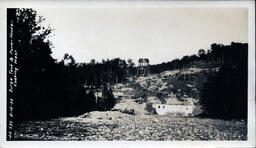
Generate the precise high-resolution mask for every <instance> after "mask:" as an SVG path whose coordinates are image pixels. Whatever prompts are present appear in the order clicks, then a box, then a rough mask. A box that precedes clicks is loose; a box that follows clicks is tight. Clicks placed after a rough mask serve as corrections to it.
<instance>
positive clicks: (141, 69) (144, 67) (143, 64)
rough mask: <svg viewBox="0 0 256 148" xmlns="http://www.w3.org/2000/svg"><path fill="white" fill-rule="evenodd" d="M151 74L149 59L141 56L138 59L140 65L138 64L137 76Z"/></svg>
mask: <svg viewBox="0 0 256 148" xmlns="http://www.w3.org/2000/svg"><path fill="white" fill-rule="evenodd" d="M148 74H150V70H149V59H146V58H141V59H139V61H138V66H137V77H140V76H144V77H145V76H147V75H148Z"/></svg>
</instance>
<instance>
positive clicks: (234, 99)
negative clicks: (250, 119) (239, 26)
mask: <svg viewBox="0 0 256 148" xmlns="http://www.w3.org/2000/svg"><path fill="white" fill-rule="evenodd" d="M214 46H215V47H214V48H213V54H215V55H214V58H215V59H218V62H221V63H223V64H222V66H221V69H220V71H219V72H218V73H217V74H212V75H211V76H210V77H209V78H208V80H207V82H206V83H205V84H204V87H203V88H202V90H201V97H200V98H201V99H200V100H201V105H202V106H203V108H204V110H205V112H204V114H205V115H207V116H211V117H218V118H247V90H248V89H247V84H248V80H247V79H248V76H247V75H248V68H247V67H248V62H247V58H248V57H247V54H248V48H247V47H248V46H247V44H241V43H231V45H230V46H223V45H222V46H218V45H215V44H214ZM217 50H220V51H217ZM220 59H221V60H220Z"/></svg>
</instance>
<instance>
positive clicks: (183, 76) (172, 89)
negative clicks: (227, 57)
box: [113, 68, 219, 115]
mask: <svg viewBox="0 0 256 148" xmlns="http://www.w3.org/2000/svg"><path fill="white" fill-rule="evenodd" d="M218 70H219V68H212V69H209V68H185V69H181V70H172V71H164V72H162V73H159V74H152V75H148V76H147V77H138V78H130V79H129V81H128V83H126V84H121V83H119V84H116V85H114V86H113V87H114V95H115V97H116V98H118V102H117V104H116V105H115V106H114V108H113V110H121V111H122V112H129V111H130V112H132V111H131V110H134V113H135V114H147V113H149V112H150V110H147V109H146V106H147V105H151V104H190V105H193V107H194V115H196V114H198V113H200V112H201V110H200V104H199V103H198V102H199V99H200V98H199V93H200V91H199V90H200V89H201V87H202V85H203V82H204V81H206V78H207V76H208V75H209V73H214V72H217V71H218Z"/></svg>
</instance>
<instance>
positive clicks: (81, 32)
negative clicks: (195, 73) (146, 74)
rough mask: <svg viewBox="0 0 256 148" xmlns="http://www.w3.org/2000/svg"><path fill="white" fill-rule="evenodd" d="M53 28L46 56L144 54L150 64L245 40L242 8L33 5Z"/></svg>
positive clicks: (87, 57) (245, 12) (80, 59)
mask: <svg viewBox="0 0 256 148" xmlns="http://www.w3.org/2000/svg"><path fill="white" fill-rule="evenodd" d="M35 10H36V11H38V14H39V15H41V16H43V17H44V18H45V21H44V22H43V25H44V26H48V25H50V27H51V28H53V29H54V31H53V34H54V35H53V36H52V37H51V38H50V39H49V40H50V41H51V42H52V44H53V48H52V57H53V58H54V59H57V60H58V61H60V60H61V59H63V56H64V54H65V53H67V54H69V55H72V56H73V57H74V59H75V60H76V62H77V63H89V62H90V61H91V59H95V61H97V62H101V61H102V59H104V60H107V59H114V58H121V59H125V60H126V61H127V59H132V60H133V62H134V63H135V64H137V63H138V59H139V58H148V59H149V60H150V64H151V65H154V64H161V63H163V62H168V61H172V60H173V59H177V58H178V59H180V58H182V57H183V56H185V55H193V54H197V52H198V50H199V49H204V50H206V51H207V50H208V49H210V46H211V44H213V43H216V44H224V45H229V44H231V42H240V43H248V9H247V8H125V9H120V8H82V9H67V8H51V9H45V8H43V9H35Z"/></svg>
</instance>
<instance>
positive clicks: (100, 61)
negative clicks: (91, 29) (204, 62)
mask: <svg viewBox="0 0 256 148" xmlns="http://www.w3.org/2000/svg"><path fill="white" fill-rule="evenodd" d="M232 42H234V43H241V44H248V42H236V41H231V42H230V43H229V44H222V43H216V44H222V45H224V46H227V45H231V43H232ZM212 44H214V43H212ZM212 44H211V45H212ZM201 49H202V48H201ZM198 50H199V49H198ZM204 50H205V49H204ZM205 51H206V52H207V50H205ZM67 54H69V53H67ZM69 55H70V54H69ZM192 55H197V56H198V53H194V54H190V55H183V56H192ZM71 56H72V57H73V55H71ZM183 56H182V57H180V58H174V59H170V60H169V61H164V62H161V63H155V64H151V63H150V58H147V57H141V59H144V58H146V59H149V64H150V65H158V64H162V63H168V62H171V61H172V60H175V59H182V58H183ZM73 58H74V59H75V61H76V58H75V57H73ZM117 58H119V59H121V60H125V61H126V62H127V60H128V59H132V58H128V59H124V58H121V57H113V58H107V59H101V60H99V61H97V60H96V59H94V58H92V59H91V60H93V59H94V60H95V62H96V63H102V60H105V61H107V60H113V59H117ZM55 60H58V59H55ZM60 60H62V59H59V60H58V61H60ZM138 60H139V59H138ZM138 60H137V61H135V60H134V59H132V61H133V63H134V64H135V66H137V64H138ZM76 63H78V64H82V63H86V64H89V63H90V61H89V62H77V61H76Z"/></svg>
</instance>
